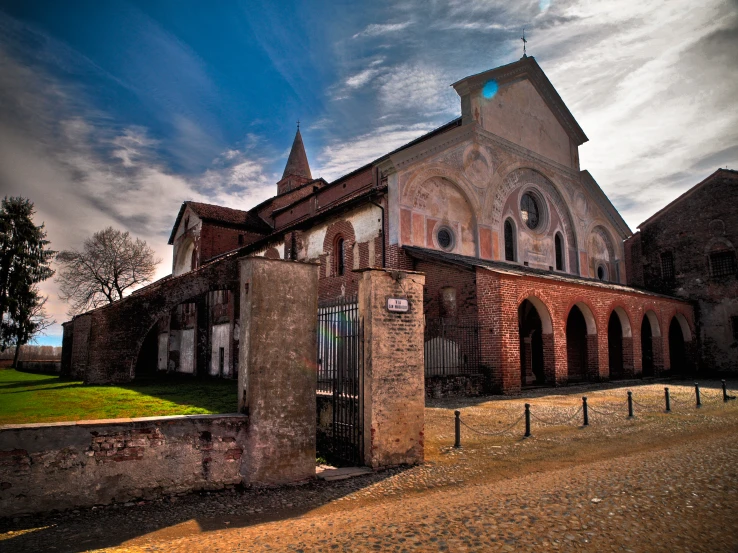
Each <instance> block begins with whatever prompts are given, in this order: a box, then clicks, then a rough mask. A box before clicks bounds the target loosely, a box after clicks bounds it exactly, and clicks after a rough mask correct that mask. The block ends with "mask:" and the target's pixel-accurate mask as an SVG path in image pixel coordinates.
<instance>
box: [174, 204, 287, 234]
mask: <svg viewBox="0 0 738 553" xmlns="http://www.w3.org/2000/svg"><path fill="white" fill-rule="evenodd" d="M187 207H189V208H190V209H191V210H192V211H193V212H194V213H195V215H197V216H198V217H200V219H202V220H203V221H204V222H208V223H216V224H219V225H221V226H225V227H232V228H237V229H242V230H244V231H248V232H254V233H257V234H269V233H271V232H272V231H273V230H274V229H272V227H271V226H269V224H267V223H266V221H264V220H262V219H261V218H260V217H258V216H257V215H256V214H255V213H252V211H253V210H251V211H243V210H240V209H232V208H230V207H223V206H220V205H214V204H205V203H201V202H190V201H187V202H182V207H180V208H179V213H178V214H177V219H176V220H175V222H174V227H172V234H171V235H170V236H169V244H170V245H171V244H174V237H175V235H176V234H177V229H178V228H179V224H180V222H181V221H182V217H183V216H184V212H185V210H186V209H187Z"/></svg>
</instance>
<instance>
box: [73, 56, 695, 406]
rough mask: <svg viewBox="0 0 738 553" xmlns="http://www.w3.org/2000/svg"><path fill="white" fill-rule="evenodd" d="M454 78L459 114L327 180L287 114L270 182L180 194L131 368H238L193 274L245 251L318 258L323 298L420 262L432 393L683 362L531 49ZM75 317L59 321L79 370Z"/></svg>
mask: <svg viewBox="0 0 738 553" xmlns="http://www.w3.org/2000/svg"><path fill="white" fill-rule="evenodd" d="M453 86H454V88H455V90H456V92H457V93H458V95H459V98H460V104H461V116H460V117H459V118H457V119H454V120H453V121H451V122H449V123H447V124H445V125H443V126H441V127H439V128H438V129H436V130H434V131H432V132H430V133H428V134H427V135H425V136H423V137H421V138H419V139H417V140H414V141H413V142H411V143H409V144H406V145H405V146H403V147H401V148H399V149H398V150H396V151H394V152H390V153H388V154H386V155H384V156H382V157H381V158H379V159H377V160H375V161H373V162H371V163H369V164H367V165H365V166H363V167H359V168H357V169H356V170H355V171H353V172H351V173H349V174H347V175H345V176H343V177H341V178H339V179H337V180H335V181H333V182H331V183H328V182H326V181H325V180H323V179H313V177H312V174H311V171H310V166H309V162H308V157H307V155H306V152H305V148H304V144H303V141H302V137H301V134H300V132H299V129H298V132H297V135H296V136H295V140H294V143H293V146H292V150H291V152H290V156H289V159H288V162H287V166H286V168H285V171H284V174H283V177H282V179H281V180H280V181H279V183H277V194H276V195H275V196H274V197H272V198H270V199H269V200H267V201H265V202H263V203H261V204H259V205H257V206H255V207H254V208H252V209H250V210H248V211H240V210H234V209H230V208H227V207H221V206H214V205H210V204H202V203H195V202H184V203H183V204H182V207H181V209H180V212H179V214H178V216H177V218H176V222H175V225H174V228H173V230H172V234H171V237H170V241H169V243H170V244H171V245H172V246H173V249H174V252H173V268H172V276H171V277H167V279H164V280H165V281H166V282H163V281H162V282H160V283H154V284H152V285H150V286H148V287H146V288H144V289H142V290H139V291H137V292H136V293H134V294H133V295H132V297H134V296H136V297H138V298H139V299H140V298H145V297H146V294H161V293H163V292H162V290H165V289H166V290H168V291H172V290H177V291H179V292H180V296H178V300H177V301H179V303H177V305H176V306H174V307H172V308H171V309H170V310H169V311H167V312H166V313H163V314H161V316H158V318H157V319H156V321H155V322H154V323H153V325H151V326H150V327H148V328H146V329H145V331H143V335H145V337H144V336H141V337H140V339H138V340H137V341H136V342H135V345H134V346H133V348H134V349H136V348H137V350H136V351H135V352H131V353H129V354H127V355H128V357H127V358H126V359H128V361H126V363H128V364H129V365H130V367H131V368H130V371H129V374H128V376H130V377H133V376H135V374H136V373H137V371H144V370H146V369H147V368H152V367H153V368H155V369H156V370H159V371H170V372H171V371H173V372H184V373H197V374H203V373H207V374H210V375H214V376H215V375H218V376H224V377H228V376H233V375H234V374H236V372H237V366H236V363H237V359H238V354H237V351H238V343H237V336H238V332H237V331H236V329H237V328H238V324H239V314H238V305H239V301H238V294H239V290H238V289H237V288H236V289H233V288H232V287H230V286H229V285H228V284H227V279H226V280H223V281H218V282H212V283H210V284H208V283H201V282H199V281H198V279H202V278H204V277H202V276H201V275H205V274H210V273H212V272H213V271H216V269H215V268H217V267H218V266H220V265H224V264H228V263H231V261H232V259H233V258H234V256H244V255H246V256H248V255H256V256H266V257H271V258H280V259H287V260H294V261H304V262H315V263H319V264H320V279H319V294H320V298H321V300H323V301H331V300H334V299H336V298H339V297H343V298H346V297H351V296H353V295H354V294H356V292H357V283H358V275H357V273H355V272H354V271H356V270H360V269H364V268H367V267H383V268H386V269H390V270H391V269H397V270H415V271H421V272H423V273H425V275H426V287H425V293H424V302H423V306H422V308H423V311H424V314H425V317H426V350H425V358H426V359H425V360H426V387H427V391H428V393H429V394H432V395H444V394H446V393H459V392H463V393H480V392H482V391H485V390H486V391H497V392H504V393H509V392H515V391H518V390H520V389H521V387H524V386H531V385H559V384H565V383H567V382H574V381H582V380H606V379H611V378H626V377H634V376H639V375H645V376H648V375H659V374H662V373H665V372H668V371H670V370H671V369H672V367H673V366H675V364H674V363H673V362H672V359H675V358H677V357H679V358H680V359H685V360H686V361H685V363H683V364H680V365H679V367H680V370H682V371H689V370H691V367H692V364H693V360H694V358H695V355H696V351H695V350H696V340H695V339H694V338H693V337H695V336H696V329H695V326H694V310H693V307H692V305H691V304H690V303H689V302H687V301H684V300H683V299H679V298H677V297H674V296H672V295H669V294H660V293H656V292H647V291H644V290H641V289H637V288H634V287H631V286H628V285H627V282H628V274H627V273H628V270H627V268H626V266H625V254H624V247H623V242H624V240H625V239H627V238H628V237H630V236H631V234H632V233H631V231H630V229H629V228H628V226H627V224H626V223H625V222H624V221H623V219H622V218H621V217H620V215H619V214H618V212H617V210H616V209H615V208H614V207H613V206H612V204H611V203H610V201H609V200H608V198H607V197H606V195H605V194H604V193H603V192H602V190H601V189H600V187H599V186H598V185H597V183H596V181H595V180H594V178H593V177H592V176H591V175H590V174H589V173H588V172H587V171H586V170H582V169H581V168H580V166H579V154H578V149H579V146H581V145H582V144H583V143H584V142H586V141H587V137H586V135H585V134H584V132H583V130H582V129H581V128H580V127H579V125H578V123H577V122H576V120H575V119H574V117H573V115H572V114H571V113H570V112H569V110H568V109H567V107H566V105H565V104H564V102H563V101H562V100H561V98H560V97H559V95H558V93H557V92H556V90H555V89H554V87H553V86H552V85H551V83H550V82H549V80H548V78H547V77H546V76H545V74H544V73H543V71H542V70H541V68H540V67H539V66H538V64H537V62H536V61H535V59H534V58H532V57H527V56H524V57H523V58H522V59H521V60H519V61H517V62H514V63H511V64H509V65H505V66H502V67H499V68H496V69H493V70H491V71H487V72H485V73H481V74H478V75H473V76H470V77H467V78H465V79H462V80H461V81H459V82H457V83H454V85H453ZM216 272H217V271H216ZM196 281H197V282H198V285H194V284H191V283H192V282H196ZM188 287H189V288H191V289H192V293H191V294H189V296H188V294H187V293H181V291H182V290H186V289H189V288H188ZM167 293H170V292H167ZM180 299H181V300H182V301H180ZM126 301H131V300H128V299H124V300H122V302H121V303H125V302H126ZM134 301H135V300H134ZM165 303H166V302H165ZM166 305H167V306H171V302H169V303H166ZM107 309H115V307H114V306H111V307H109V308H107ZM167 309H169V307H167ZM83 318H84V315H83V316H80V317H77V318H75V320H73V321H71V322H69V323H66V325H65V347H66V349H65V355H64V358H65V360H66V361H65V363H66V367H67V370H68V371H70V372H72V373H75V372H76V373H78V374H79V373H80V372H81V373H84V367H85V366H86V365H85V363H86V361H85V360H84V357H85V355H90V352H89V351H87V350H85V348H84V347H82V346H79V347H78V346H77V342H78V335H79V332H82V333H84V332H87V333H88V334H86V335H89V332H90V330H89V329H87V330H85V328H86V327H85V324H82V323H80V322H79V321H80V320H81V319H83ZM112 319H114V317H112ZM78 324H79V326H80V329H79V331H78V328H77V326H78ZM142 324H143V323H142ZM673 324H676V325H678V328H679V330H680V332H681V333H680V335H679V336H678V337H676V336H673V335H671V334H670V333H669V332H668V331H667V329H669V328H670V325H673ZM142 329H143V327H142ZM82 340H83V341H84V339H82ZM73 352H76V358H75V353H73ZM120 366H121V367H123V370H127V369H125V367H126V366H127V365H125V363H124V364H122V365H120Z"/></svg>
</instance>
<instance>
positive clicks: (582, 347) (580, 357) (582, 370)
mask: <svg viewBox="0 0 738 553" xmlns="http://www.w3.org/2000/svg"><path fill="white" fill-rule="evenodd" d="M566 360H567V363H568V367H569V371H568V377H569V382H581V381H583V380H585V379H586V378H587V322H586V321H585V319H584V314H583V313H582V311H581V309H579V307H577V306H576V305H575V306H573V307H572V308H571V311H569V317H568V318H567V320H566Z"/></svg>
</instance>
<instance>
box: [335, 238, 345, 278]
mask: <svg viewBox="0 0 738 553" xmlns="http://www.w3.org/2000/svg"><path fill="white" fill-rule="evenodd" d="M333 252H334V255H335V256H336V275H337V276H342V275H343V273H344V271H345V270H346V255H345V253H346V252H345V247H344V240H343V237H339V238H338V239H337V240H336V247H335V249H334V250H333Z"/></svg>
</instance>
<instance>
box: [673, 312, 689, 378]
mask: <svg viewBox="0 0 738 553" xmlns="http://www.w3.org/2000/svg"><path fill="white" fill-rule="evenodd" d="M669 359H670V360H671V372H672V374H679V375H685V374H686V373H687V348H686V347H685V344H684V334H683V333H682V325H680V324H679V321H677V319H676V317H674V318H672V319H671V324H670V325H669Z"/></svg>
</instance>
